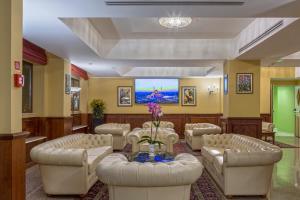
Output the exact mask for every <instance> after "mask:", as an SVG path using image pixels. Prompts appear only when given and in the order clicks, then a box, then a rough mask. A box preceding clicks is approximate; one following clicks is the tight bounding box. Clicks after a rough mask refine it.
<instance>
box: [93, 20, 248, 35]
mask: <svg viewBox="0 0 300 200" xmlns="http://www.w3.org/2000/svg"><path fill="white" fill-rule="evenodd" d="M252 20H253V19H248V18H193V19H192V23H191V24H190V25H189V26H187V27H186V28H181V29H168V28H165V27H163V26H161V25H160V24H159V23H158V18H153V17H152V18H112V19H111V21H112V24H113V25H114V27H115V29H116V31H117V32H118V34H119V36H120V37H121V38H124V39H222V38H233V37H235V36H237V35H238V34H239V33H240V32H241V31H242V30H243V29H244V28H245V27H246V26H247V25H249V23H250V22H251V21H252ZM93 22H94V24H97V19H94V21H93ZM98 23H101V24H102V23H103V20H99V22H98ZM102 27H103V26H102ZM104 29H105V28H102V29H99V31H100V33H102V30H104Z"/></svg>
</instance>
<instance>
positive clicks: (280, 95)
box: [273, 86, 295, 133]
mask: <svg viewBox="0 0 300 200" xmlns="http://www.w3.org/2000/svg"><path fill="white" fill-rule="evenodd" d="M294 108H295V87H294V86H274V87H273V111H274V113H273V122H274V123H275V126H276V128H277V130H278V131H281V132H288V133H294V131H295V114H294Z"/></svg>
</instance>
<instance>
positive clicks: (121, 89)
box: [117, 86, 132, 107]
mask: <svg viewBox="0 0 300 200" xmlns="http://www.w3.org/2000/svg"><path fill="white" fill-rule="evenodd" d="M117 92H118V95H117V96H118V99H117V105H118V107H128V106H132V87H131V86H118V87H117Z"/></svg>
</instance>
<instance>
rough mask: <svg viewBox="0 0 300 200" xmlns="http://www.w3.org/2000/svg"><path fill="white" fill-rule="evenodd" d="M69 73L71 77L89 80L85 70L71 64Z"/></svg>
mask: <svg viewBox="0 0 300 200" xmlns="http://www.w3.org/2000/svg"><path fill="white" fill-rule="evenodd" d="M71 72H72V75H74V76H78V77H81V78H83V79H84V80H88V79H89V76H88V74H87V72H86V71H85V70H83V69H81V68H79V67H77V66H76V65H73V64H72V65H71Z"/></svg>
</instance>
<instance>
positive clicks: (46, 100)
mask: <svg viewBox="0 0 300 200" xmlns="http://www.w3.org/2000/svg"><path fill="white" fill-rule="evenodd" d="M70 69H71V65H70V62H69V61H66V60H64V59H61V58H59V57H56V56H54V55H51V54H49V56H48V63H47V65H37V64H34V65H33V113H24V114H23V118H26V117H63V116H64V117H67V116H70V115H71V96H70V95H67V94H65V74H66V73H70Z"/></svg>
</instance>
